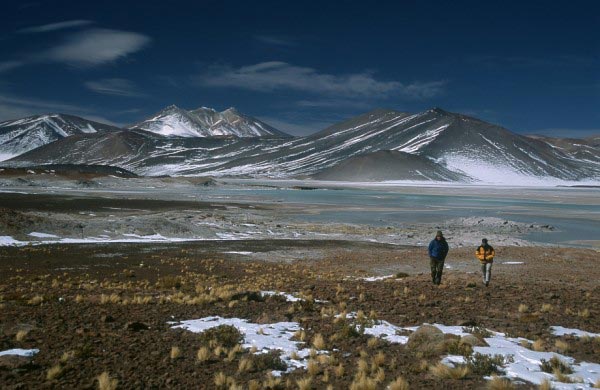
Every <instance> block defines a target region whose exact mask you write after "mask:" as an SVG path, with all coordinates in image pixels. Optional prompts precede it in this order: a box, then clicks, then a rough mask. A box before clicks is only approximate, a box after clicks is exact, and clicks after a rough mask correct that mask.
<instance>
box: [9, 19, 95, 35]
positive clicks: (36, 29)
mask: <svg viewBox="0 0 600 390" xmlns="http://www.w3.org/2000/svg"><path fill="white" fill-rule="evenodd" d="M92 23H93V22H92V21H91V20H67V21H64V22H57V23H50V24H44V25H41V26H32V27H27V28H22V29H20V30H17V32H18V33H21V34H37V33H45V32H50V31H57V30H64V29H67V28H74V27H82V26H88V25H90V24H92Z"/></svg>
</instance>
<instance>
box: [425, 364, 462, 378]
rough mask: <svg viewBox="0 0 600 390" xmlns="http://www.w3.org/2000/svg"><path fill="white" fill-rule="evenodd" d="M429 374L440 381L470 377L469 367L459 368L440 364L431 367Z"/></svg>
mask: <svg viewBox="0 0 600 390" xmlns="http://www.w3.org/2000/svg"><path fill="white" fill-rule="evenodd" d="M429 372H431V374H432V375H433V376H435V377H437V378H440V379H462V378H464V377H466V376H467V375H469V367H467V366H458V367H448V366H447V365H445V364H444V363H441V362H440V363H438V364H436V365H435V366H431V367H429Z"/></svg>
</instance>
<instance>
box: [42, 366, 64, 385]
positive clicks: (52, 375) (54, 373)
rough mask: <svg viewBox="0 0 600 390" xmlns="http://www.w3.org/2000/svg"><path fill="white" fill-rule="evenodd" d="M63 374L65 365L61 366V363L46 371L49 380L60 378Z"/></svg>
mask: <svg viewBox="0 0 600 390" xmlns="http://www.w3.org/2000/svg"><path fill="white" fill-rule="evenodd" d="M62 374H63V366H61V365H60V364H56V365H54V366H52V367H51V368H49V369H48V371H46V379H48V380H49V381H51V380H54V379H57V378H60V376H61V375H62Z"/></svg>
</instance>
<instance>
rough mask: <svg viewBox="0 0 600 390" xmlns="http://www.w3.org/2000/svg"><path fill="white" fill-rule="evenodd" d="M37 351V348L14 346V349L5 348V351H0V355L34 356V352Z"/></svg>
mask: <svg viewBox="0 0 600 390" xmlns="http://www.w3.org/2000/svg"><path fill="white" fill-rule="evenodd" d="M38 352H40V350H39V349H35V348H34V349H22V348H14V349H7V350H6V351H0V356H5V355H13V356H25V357H31V356H34V355H35V354H37V353H38Z"/></svg>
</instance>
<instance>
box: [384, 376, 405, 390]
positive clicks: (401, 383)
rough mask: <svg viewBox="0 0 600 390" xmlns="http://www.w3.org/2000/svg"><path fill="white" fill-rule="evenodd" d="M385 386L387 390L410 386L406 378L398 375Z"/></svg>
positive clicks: (403, 388)
mask: <svg viewBox="0 0 600 390" xmlns="http://www.w3.org/2000/svg"><path fill="white" fill-rule="evenodd" d="M387 388H388V389H389V390H408V389H409V388H410V386H409V384H408V382H407V381H406V379H404V378H403V377H401V376H399V377H398V378H396V379H394V381H393V382H391V383H390V384H389V385H388V387H387Z"/></svg>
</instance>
